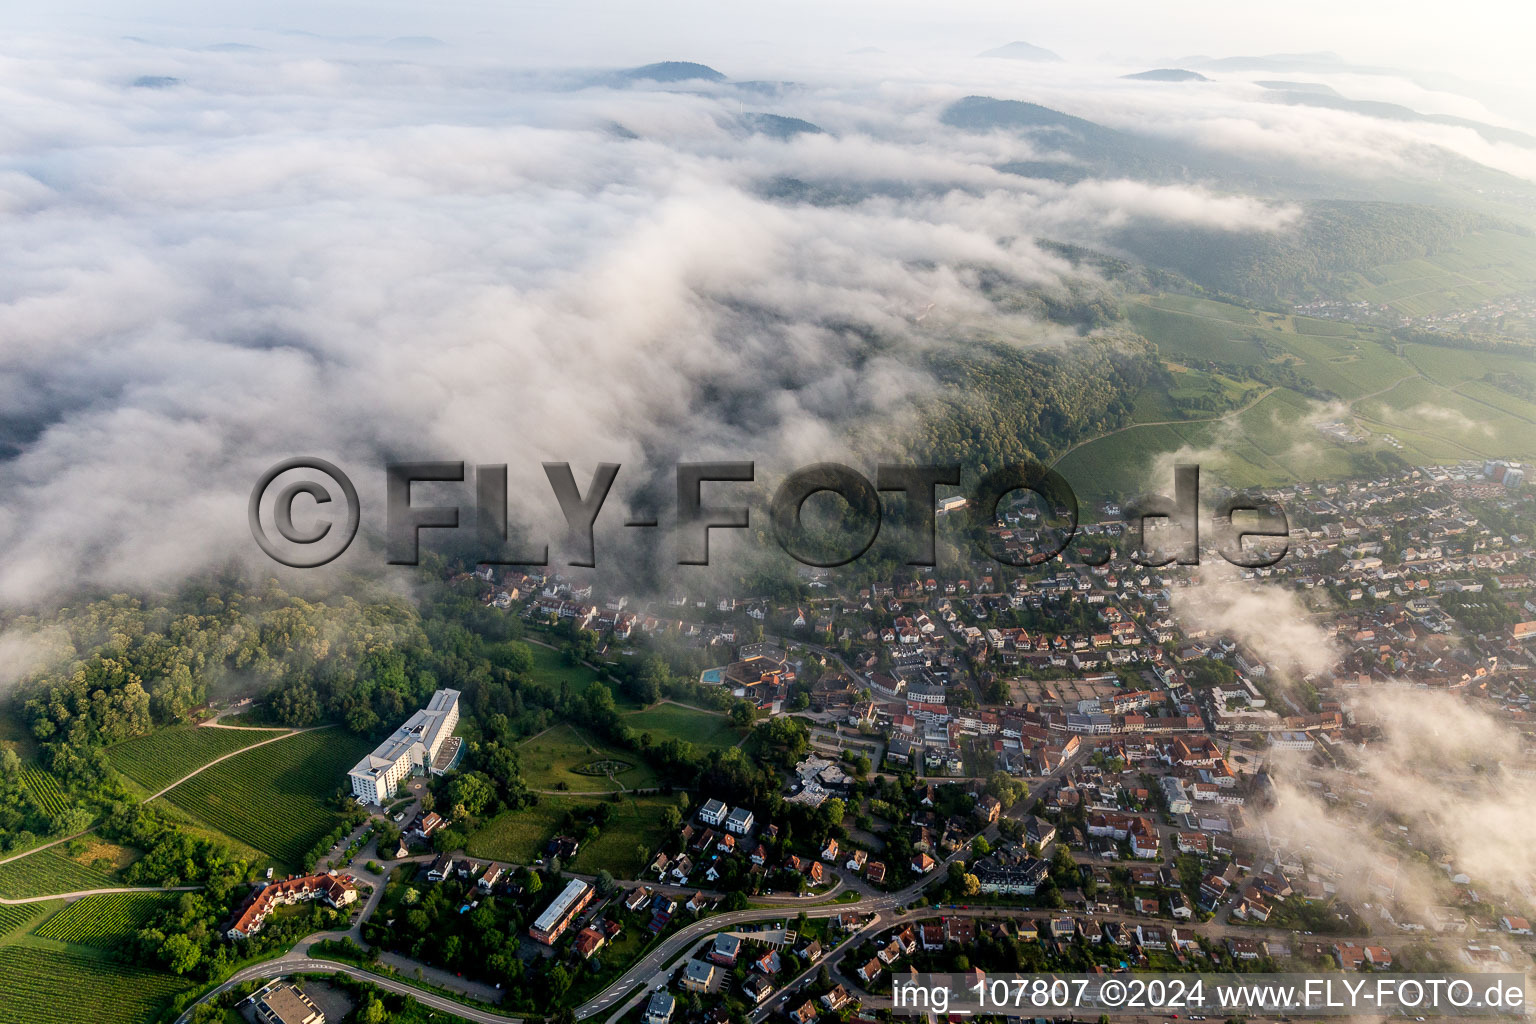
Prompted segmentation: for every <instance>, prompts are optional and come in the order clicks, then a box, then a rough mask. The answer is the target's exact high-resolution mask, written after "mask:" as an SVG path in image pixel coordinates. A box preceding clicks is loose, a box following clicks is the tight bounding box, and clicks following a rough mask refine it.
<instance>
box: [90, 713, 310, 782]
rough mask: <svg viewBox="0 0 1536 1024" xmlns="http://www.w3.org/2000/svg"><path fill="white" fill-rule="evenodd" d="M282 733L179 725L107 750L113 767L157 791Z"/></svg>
mask: <svg viewBox="0 0 1536 1024" xmlns="http://www.w3.org/2000/svg"><path fill="white" fill-rule="evenodd" d="M277 735H280V734H279V733H276V732H273V731H272V730H269V729H200V728H198V727H197V726H195V725H177V726H172V727H171V728H169V729H161V730H160V731H159V732H155V733H151V734H150V735H148V736H142V737H140V738H138V739H134V740H128V741H127V742H126V743H119V744H118V745H117V746H115V747H112V748H111V749H109V750H108V751H107V760H108V761H110V762H111V764H112V767H113V768H115V769H117V770H118V771H119V772H121V773H122V774H123V775H125V776H127V777H128V778H130V779H132V780H133V781H134V782H137V783H138V784H139V785H141V786H143V787H144V788H145V789H147V790H148V791H149V792H151V793H158V792H159V791H160V790H162V789H164V788H165V787H166V786H169V785H170V784H171V783H173V782H175V781H177V780H178V779H181V778H184V777H186V776H187V775H189V774H190V773H192V772H194V771H196V770H197V769H198V768H200V767H202V766H203V765H205V764H207V763H208V762H209V761H212V760H214V759H215V758H218V757H222V756H224V755H225V754H229V753H233V752H234V751H236V750H240V749H243V748H245V747H248V746H250V745H251V744H253V743H260V742H261V741H262V740H270V739H271V738H272V737H274V736H277Z"/></svg>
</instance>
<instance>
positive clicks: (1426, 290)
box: [1345, 230, 1536, 317]
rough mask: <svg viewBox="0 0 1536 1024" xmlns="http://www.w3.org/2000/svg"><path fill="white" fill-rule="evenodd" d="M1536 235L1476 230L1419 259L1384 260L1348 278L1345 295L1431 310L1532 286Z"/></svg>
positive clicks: (1407, 312) (1412, 311) (1408, 310)
mask: <svg viewBox="0 0 1536 1024" xmlns="http://www.w3.org/2000/svg"><path fill="white" fill-rule="evenodd" d="M1532 267H1536V240H1533V239H1532V238H1529V237H1525V236H1521V235H1516V234H1513V233H1512V232H1508V231H1499V230H1490V231H1476V232H1472V233H1471V234H1468V235H1466V236H1465V237H1463V238H1460V239H1458V240H1457V241H1456V242H1454V243H1452V244H1450V245H1448V246H1446V247H1445V248H1443V249H1440V250H1438V251H1436V252H1433V253H1430V254H1429V255H1427V256H1425V257H1423V258H1422V259H1415V260H1403V261H1401V262H1398V263H1385V264H1382V265H1380V266H1377V267H1373V268H1371V269H1370V270H1368V271H1365V272H1363V273H1358V274H1353V275H1350V277H1352V278H1353V281H1352V282H1349V281H1346V283H1345V287H1347V288H1349V289H1350V290H1349V291H1348V293H1347V296H1348V298H1350V299H1352V300H1356V301H1364V302H1373V303H1380V304H1383V305H1387V306H1390V307H1391V308H1392V310H1393V311H1394V312H1396V313H1399V314H1401V315H1403V316H1415V317H1416V316H1430V315H1434V314H1438V313H1445V312H1449V311H1451V310H1456V309H1464V308H1467V307H1469V306H1476V305H1479V304H1481V303H1484V302H1488V301H1489V300H1492V299H1496V298H1499V297H1501V296H1504V295H1508V294H1510V293H1512V292H1519V291H1526V290H1529V289H1531V288H1532V287H1536V272H1533V271H1532V270H1531V268H1532Z"/></svg>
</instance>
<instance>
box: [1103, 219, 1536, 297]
mask: <svg viewBox="0 0 1536 1024" xmlns="http://www.w3.org/2000/svg"><path fill="white" fill-rule="evenodd" d="M1484 230H1506V231H1509V230H1520V229H1515V228H1511V226H1509V225H1506V224H1501V223H1500V222H1498V221H1495V220H1494V219H1493V218H1491V217H1487V216H1483V215H1481V214H1476V213H1471V212H1468V211H1464V210H1453V209H1445V208H1440V207H1431V206H1417V205H1409V204H1405V203H1373V202H1349V201H1342V200H1329V201H1317V202H1309V203H1305V204H1303V212H1302V217H1301V220H1300V221H1299V223H1298V224H1297V225H1296V227H1295V229H1294V230H1291V231H1284V232H1236V231H1219V230H1210V229H1202V228H1191V227H1177V226H1167V225H1155V224H1139V225H1135V226H1132V227H1128V228H1126V229H1124V230H1123V231H1121V232H1120V233H1119V234H1118V236H1117V237H1116V239H1115V241H1116V243H1117V244H1118V245H1119V246H1120V247H1122V248H1123V249H1125V250H1126V251H1128V252H1130V253H1133V254H1134V255H1136V256H1138V257H1140V258H1141V259H1144V260H1146V261H1147V262H1148V263H1150V264H1153V265H1155V266H1160V267H1165V268H1168V269H1171V270H1174V271H1177V272H1178V273H1180V274H1183V275H1185V276H1186V277H1188V278H1189V279H1190V280H1192V281H1195V282H1198V283H1199V284H1201V285H1202V286H1204V287H1206V288H1209V289H1213V290H1215V291H1219V292H1225V293H1227V294H1231V295H1239V296H1242V297H1244V298H1246V299H1250V300H1252V301H1254V302H1258V303H1262V304H1275V303H1290V302H1293V301H1300V300H1304V299H1308V298H1312V297H1315V296H1317V295H1319V294H1323V295H1328V294H1330V293H1331V292H1333V291H1334V289H1333V288H1331V286H1332V285H1333V284H1334V283H1335V281H1336V279H1337V278H1338V277H1339V276H1340V275H1344V274H1368V273H1369V272H1370V271H1371V270H1373V269H1374V268H1376V267H1378V266H1380V265H1382V264H1385V263H1395V262H1398V261H1401V260H1411V259H1418V258H1420V257H1423V256H1425V255H1428V254H1430V253H1433V252H1435V251H1437V250H1440V249H1443V248H1445V247H1447V246H1449V245H1452V244H1453V243H1455V242H1457V241H1459V240H1461V239H1463V238H1465V237H1466V236H1467V235H1468V234H1470V233H1472V232H1475V231H1484Z"/></svg>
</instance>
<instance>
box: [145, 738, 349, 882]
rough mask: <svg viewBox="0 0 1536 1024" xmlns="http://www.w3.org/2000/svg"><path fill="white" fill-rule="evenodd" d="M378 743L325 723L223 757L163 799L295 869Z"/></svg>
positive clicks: (330, 826)
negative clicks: (333, 802) (351, 773)
mask: <svg viewBox="0 0 1536 1024" xmlns="http://www.w3.org/2000/svg"><path fill="white" fill-rule="evenodd" d="M371 747H372V744H370V743H369V742H368V741H367V740H365V739H363V738H362V737H360V736H355V735H353V734H351V733H347V732H343V731H341V730H340V729H318V730H315V731H313V732H306V733H301V734H300V735H297V736H293V737H290V738H288V739H284V740H279V741H278V742H276V743H268V744H267V745H265V746H262V747H257V748H256V749H254V750H248V751H246V752H244V753H241V754H237V755H236V756H234V757H231V758H229V759H228V760H226V761H221V762H220V763H219V764H216V765H214V766H213V767H212V768H209V769H208V770H207V771H205V772H200V773H198V774H197V775H195V776H193V777H192V778H190V779H188V780H187V781H186V782H183V783H182V784H181V785H179V786H177V787H176V788H175V789H173V790H171V791H170V792H169V793H167V794H166V795H165V796H164V797H162V799H163V800H166V801H168V802H169V803H170V804H172V805H173V806H174V807H177V808H179V809H180V810H182V811H184V812H186V813H187V814H189V815H191V816H192V817H193V818H194V819H196V820H197V821H198V822H201V823H202V824H204V825H207V826H208V827H210V828H213V829H216V830H217V831H219V832H222V833H224V834H225V835H228V836H230V837H232V838H234V839H236V840H238V841H239V842H242V843H245V844H246V845H248V846H252V847H255V848H256V849H258V850H261V851H262V852H264V853H267V854H269V855H271V856H272V858H273V859H275V860H277V861H278V862H279V863H280V864H282V865H284V866H286V867H290V868H296V867H298V866H300V863H301V862H302V861H303V859H304V855H305V854H306V853H308V852H309V851H310V849H311V848H312V847H313V846H314V845H315V843H317V842H318V841H319V840H320V838H321V837H322V836H324V835H325V834H326V833H328V832H330V831H331V829H333V828H335V826H336V822H337V821H338V820H339V818H340V815H339V814H338V812H336V811H335V810H333V809H332V808H331V807H330V806H329V801H330V797H331V795H332V794H333V793H335V792H336V790H337V789H339V788H341V787H342V786H343V784H344V783H345V781H346V775H347V771H348V770H349V769H351V767H352V766H353V765H354V764H356V763H357V761H358V759H359V758H360V757H362V756H363V755H364V754H366V753H367V752H368V750H369V749H370V748H371Z"/></svg>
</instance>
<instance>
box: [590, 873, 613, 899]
mask: <svg viewBox="0 0 1536 1024" xmlns="http://www.w3.org/2000/svg"><path fill="white" fill-rule="evenodd" d="M594 884H595V885H596V887H597V894H598V895H599V896H609V895H611V894H612V893H613V891H614V890H615V889H617V888H618V886H617V885H616V884H614V881H613V875H611V874H609V873H608V869H607V868H604V869H603V870H601V871H599V872H598V873H597V878H596V879H594Z"/></svg>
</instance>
